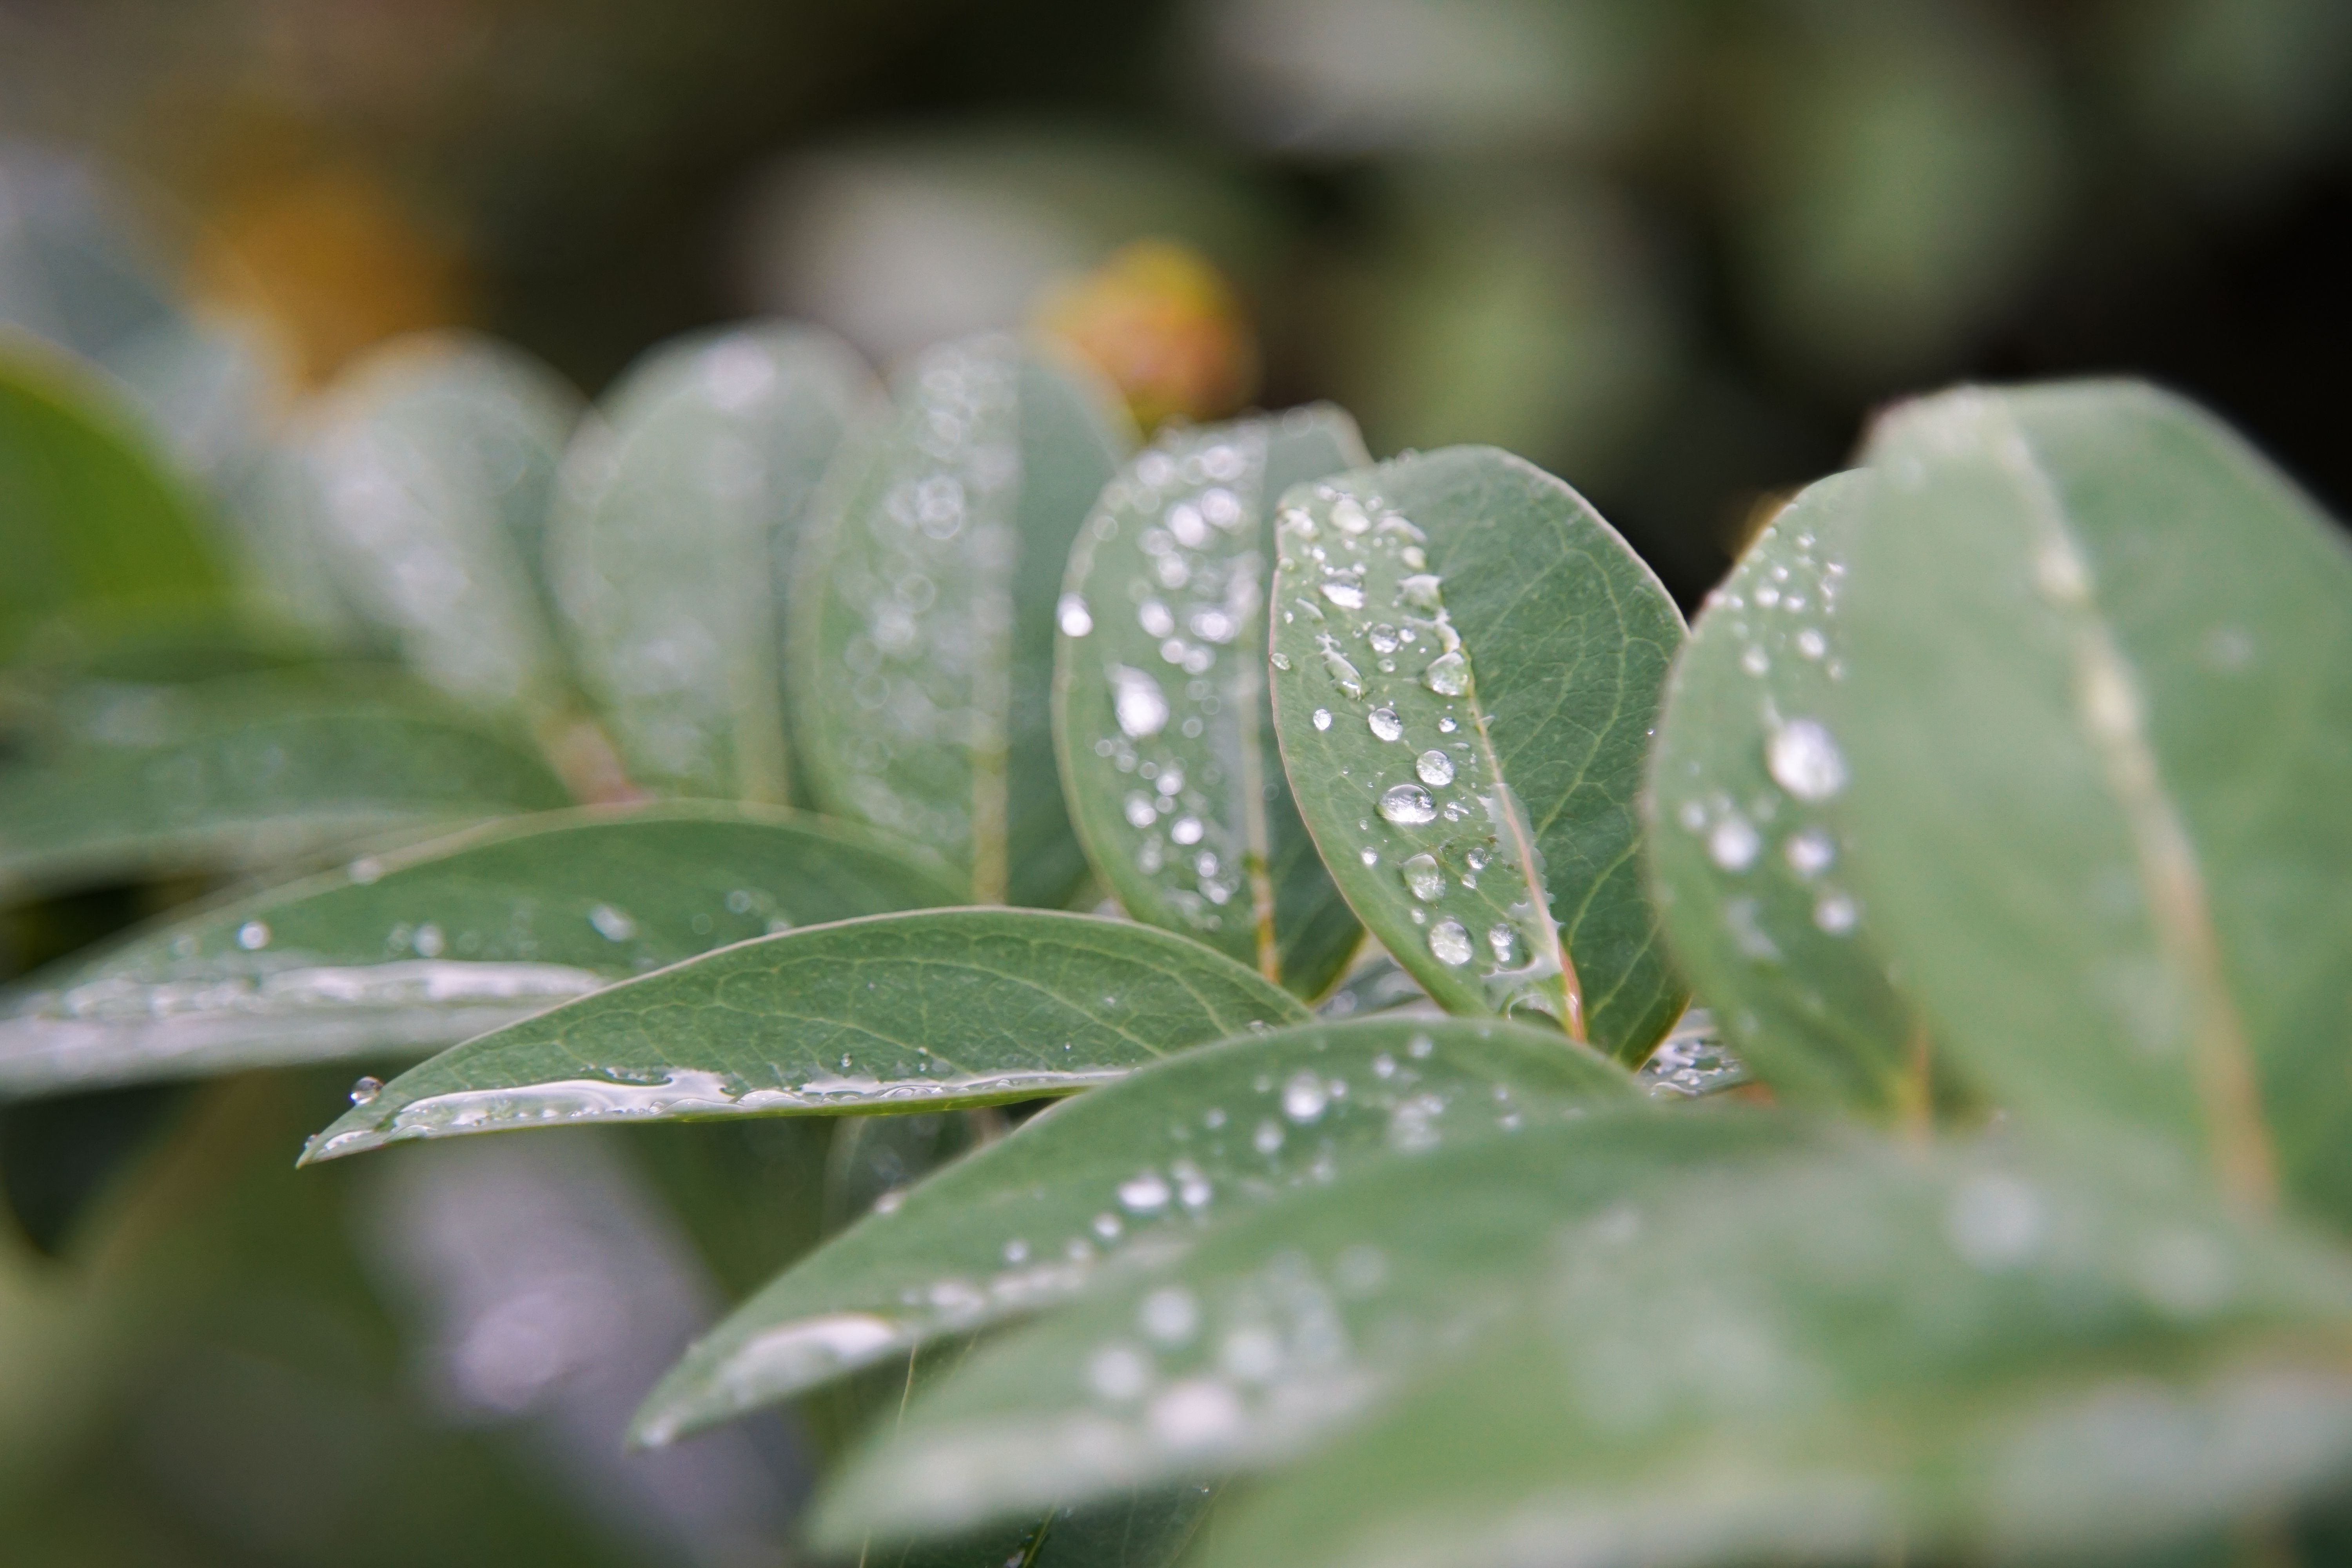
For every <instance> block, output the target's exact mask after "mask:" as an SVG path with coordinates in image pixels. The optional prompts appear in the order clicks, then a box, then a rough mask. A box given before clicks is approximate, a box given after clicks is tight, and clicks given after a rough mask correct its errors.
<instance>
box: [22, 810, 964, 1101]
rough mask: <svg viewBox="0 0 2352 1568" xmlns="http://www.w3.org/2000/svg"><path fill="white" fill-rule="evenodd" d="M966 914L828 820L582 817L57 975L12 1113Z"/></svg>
mask: <svg viewBox="0 0 2352 1568" xmlns="http://www.w3.org/2000/svg"><path fill="white" fill-rule="evenodd" d="M948 901H949V894H948V892H947V889H946V888H945V886H944V884H943V883H942V882H941V880H940V879H939V877H938V876H937V875H935V874H934V873H932V872H930V871H928V870H925V869H924V868H922V867H920V866H919V865H917V864H915V863H913V862H912V861H910V860H909V859H908V858H907V857H906V856H904V855H902V854H900V853H898V852H897V851H896V850H894V849H892V848H890V847H887V846H886V845H884V844H882V843H880V842H879V841H878V840H877V839H876V838H874V837H870V836H868V835H866V834H865V833H863V832H858V831H853V830H850V829H847V828H845V827H842V826H838V825H834V824H827V823H824V822H822V821H818V820H793V819H790V818H778V817H770V816H754V815H748V814H745V813H741V812H739V811H736V810H732V809H730V808H726V807H720V806H716V805H711V806H703V805H693V806H685V805H680V806H663V807H654V808H649V809H646V810H640V811H634V812H630V813H626V814H621V815H615V814H611V813H603V814H586V813H581V814H570V813H567V814H564V815H562V816H556V817H553V818H539V817H530V818H524V819H521V820H519V821H515V822H510V823H501V824H499V825H496V826H489V827H486V828H481V829H478V830H476V831H474V832H471V833H467V834H464V835H461V836H459V837H455V838H446V839H440V840H436V841H435V842H432V843H428V844H424V845H419V846H417V847H413V848H408V849H403V850H398V851H395V852H392V853H388V854H383V855H371V856H367V857H364V858H361V859H358V860H354V861H352V863H351V864H350V865H349V866H347V867H345V868H342V869H341V870H339V871H335V872H332V873H330V874H328V875H325V876H320V877H312V878H309V879H304V880H302V881H299V882H294V883H290V884H288V885H286V886H284V887H280V888H274V889H270V890H269V891H268V892H264V893H259V894H256V895H254V896H251V897H247V898H240V899H235V900H230V901H227V902H226V903H221V904H217V905H215V906H214V907H213V908H211V909H209V910H205V912H204V913H202V914H199V915H196V916H194V917H192V918H189V919H184V920H178V921H173V922H171V923H170V924H168V925H165V926H163V927H161V928H160V929H156V930H152V931H148V932H146V933H144V934H142V935H141V936H139V937H136V938H134V939H133V940H131V942H128V943H127V944H125V945H123V946H121V947H118V948H116V949H115V950H114V951H113V952H109V953H107V954H105V955H103V956H101V957H100V958H97V959H93V960H90V961H88V962H85V963H77V964H74V965H72V966H71V967H70V968H68V969H66V970H65V971H64V972H63V973H50V974H47V975H44V976H41V977H40V978H39V979H38V981H37V982H36V984H37V989H34V990H32V991H30V992H29V994H27V993H25V992H21V991H20V993H19V994H18V995H17V997H16V1000H15V1005H13V1006H12V1007H11V1008H9V1010H8V1011H7V1012H6V1013H5V1014H0V1098H5V1097H9V1096H21V1095H29V1094H39V1093H47V1092H54V1091H56V1090H58V1089H68V1088H80V1087H88V1086H92V1085H98V1084H109V1083H123V1082H134V1081H140V1080H144V1079H158V1078H180V1077H186V1076H190V1075H193V1074H201V1073H212V1072H222V1071H227V1070H230V1069H233V1068H246V1067H256V1066H266V1065H276V1064H280V1063H285V1062H294V1061H322V1060H334V1059H339V1058H350V1057H358V1056H369V1055H379V1054H386V1053H422V1052H425V1051H428V1050H437V1049H440V1048H442V1047H447V1046H453V1045H456V1044H457V1043H458V1042H459V1041H461V1040H467V1039H470V1038H472V1037H474V1036H476V1035H479V1034H482V1033H485V1032H486V1031H488V1030H490V1029H494V1028H498V1027H499V1026H502V1025H506V1024H510V1023H513V1022H515V1021H516V1020H517V1019H520V1018H524V1017H528V1016H530V1015H531V1014H533V1013H537V1012H540V1011H541V1010H543V1009H545V1008H547V1007H550V1006H552V1005H555V1004H556V1003H558V1002H564V1001H569V1000H571V999H572V997H575V996H580V995H583V994H586V993H588V992H591V991H593V990H596V989H598V988H599V987H601V986H604V985H607V984H612V983H613V982H614V981H616V980H624V979H626V978H628V977H629V976H630V975H633V974H640V973H645V972H646V971H647V970H651V969H657V968H660V967H661V966H663V965H665V964H668V963H677V961H678V960H680V959H683V958H690V957H692V956H693V955H695V954H696V953H699V952H709V950H710V949H712V948H714V947H719V946H721V945H723V944H725V943H728V942H740V941H743V940H745V939H746V938H749V937H754V936H760V935H763V934H767V933H770V932H773V931H781V930H784V929H787V928H789V927H792V926H796V925H810V924H815V923H818V922H822V921H837V920H845V919H848V918H850V917H852V916H856V915H870V914H885V913H888V912H891V911H893V910H908V909H919V908H922V907H924V906H925V905H932V904H942V903H946V902H948Z"/></svg>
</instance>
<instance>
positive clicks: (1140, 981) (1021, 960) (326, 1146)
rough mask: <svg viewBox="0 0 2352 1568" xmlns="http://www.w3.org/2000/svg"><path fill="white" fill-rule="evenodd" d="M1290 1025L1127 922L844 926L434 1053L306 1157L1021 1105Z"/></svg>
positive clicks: (987, 916)
mask: <svg viewBox="0 0 2352 1568" xmlns="http://www.w3.org/2000/svg"><path fill="white" fill-rule="evenodd" d="M1306 1016H1307V1013H1306V1009H1305V1008H1304V1007H1302V1006H1300V1005H1299V1004H1298V1003H1297V1000H1296V999H1294V998H1293V997H1292V996H1290V994H1288V993H1286V992H1284V991H1282V990H1279V989H1277V988H1276V986H1274V985H1273V984H1269V983H1268V982H1266V981H1264V980H1261V979H1259V978H1258V977H1257V976H1256V975H1255V974H1254V973H1251V972H1250V971H1248V970H1246V969H1244V968H1242V967H1241V966H1240V965H1239V964H1237V963H1234V962H1233V961H1232V960H1231V959H1227V958H1223V957H1220V956H1219V955H1218V954H1216V953H1213V952H1210V951H1209V950H1208V949H1206V948H1204V947H1202V946H1201V944H1200V943H1198V942H1190V941H1187V940H1185V939H1184V938H1182V937H1178V936H1171V935H1170V934H1168V933H1167V932H1165V931H1154V930H1152V929H1151V928H1150V927H1149V926H1140V925H1134V924H1130V923H1129V922H1126V921H1106V920H1097V919H1094V918H1092V917H1089V916H1086V915H1070V914H1057V913H1049V912H1046V911H1044V910H938V911H933V912H929V913H922V914H907V915H883V916H878V917H876V918H874V919H870V920H857V921H841V922H839V923H838V924H835V925H828V926H815V927H812V928H810V929H809V930H807V931H787V932H785V933H784V934H782V935H781V936H772V937H763V938H761V939H758V940H756V941H752V942H738V943H736V944H735V945H734V946H733V947H729V948H722V949H720V950H719V952H713V953H709V954H706V955H704V956H703V957H701V958H697V959H689V960H688V961H687V962H686V963H678V964H674V965H672V966H671V967H670V968H668V969H665V970H661V971H659V972H657V973H653V974H648V975H646V976H644V977H643V978H641V979H637V980H632V981H629V982H626V983H625V984H620V985H615V986H613V987H611V988H610V989H608V990H604V991H600V992H598V993H596V994H594V995H593V996H586V997H583V998H582V999H580V1000H579V1001H577V1002H571V1003H567V1004H565V1005H562V1006H560V1007H557V1008H554V1009H552V1010H551V1011H549V1012H546V1013H542V1014H541V1015H540V1016H538V1017H536V1018H532V1019H530V1020H528V1021H526V1022H524V1023H520V1024H515V1025H510V1026H508V1027H506V1028H503V1029H500V1030H499V1031H497V1032H496V1033H494V1034H489V1035H485V1036H483V1037H481V1038H479V1039H477V1040H473V1041H469V1042H468V1043H467V1044H465V1045H463V1046H459V1047H457V1048H455V1049H453V1050H448V1051H444V1052H443V1053H442V1054H441V1055H439V1056H437V1057H436V1058H433V1059H432V1060H431V1061H429V1062H426V1063H425V1064H424V1065H423V1066H422V1067H418V1068H412V1069H411V1070H409V1071H408V1072H405V1073H403V1074H402V1075H401V1076H400V1077H399V1078H397V1079H394V1080H393V1081H392V1082H391V1083H389V1084H387V1085H385V1086H384V1089H383V1092H382V1093H380V1094H379V1095H377V1096H376V1097H375V1098H374V1099H373V1100H371V1101H370V1102H369V1103H368V1104H366V1105H362V1106H355V1107H353V1108H352V1111H351V1113H350V1114H349V1115H347V1116H345V1117H343V1118H342V1119H341V1120H340V1121H337V1122H336V1123H335V1124H334V1125H333V1126H332V1127H330V1128H329V1129H327V1131H325V1132H323V1133H321V1134H320V1136H319V1137H317V1138H315V1139H313V1140H312V1141H311V1146H310V1151H309V1152H308V1153H306V1154H305V1156H304V1158H306V1159H329V1158H332V1157H334V1156H337V1155H341V1154H352V1153H357V1152H360V1151H362V1150H363V1149H373V1148H375V1147H377V1146H378V1145H380V1144H383V1143H389V1142H399V1141H401V1140H404V1139H409V1138H435V1137H447V1136H450V1135H453V1134H457V1133H465V1132H489V1131H499V1130H500V1129H504V1128H510V1127H531V1126H553V1125H557V1124H571V1123H577V1122H584V1121H602V1120H607V1119H624V1118H646V1117H667V1118H680V1119H690V1118H695V1117H709V1116H728V1115H743V1114H751V1115H759V1114H763V1113H764V1114H770V1115H777V1114H783V1115H790V1114H807V1113H811V1112H818V1113H824V1112H837V1111H863V1110H946V1109H950V1108H953V1107H956V1106H964V1105H991V1104H1001V1103H1003V1102H1004V1101H1008V1100H1034V1099H1036V1098H1037V1097H1039V1096H1041V1095H1056V1094H1069V1093H1073V1092H1075V1091H1076V1090H1078V1089H1086V1088H1090V1087H1091V1086H1093V1085H1095V1084H1097V1083H1101V1082H1103V1081H1104V1080H1106V1079H1113V1078H1117V1077H1118V1076H1120V1075H1121V1074H1123V1073H1126V1072H1128V1071H1129V1070H1130V1069H1132V1068H1138V1067H1140V1066H1142V1065H1144V1064H1145V1063H1146V1062H1149V1061H1151V1060H1153V1059H1155V1058H1159V1057H1162V1056H1166V1055H1168V1054H1170V1053H1171V1052H1174V1051H1180V1050H1183V1049H1186V1048H1188V1047H1192V1046H1198V1045H1202V1044H1205V1043H1207V1042H1208V1041H1211V1040H1219V1039H1223V1038H1224V1037H1226V1036H1228V1035H1234V1034H1239V1033H1240V1032H1242V1031H1243V1030H1244V1029H1245V1028H1249V1027H1251V1026H1268V1025H1278V1024H1289V1023H1298V1022H1303V1021H1304V1020H1305V1018H1306Z"/></svg>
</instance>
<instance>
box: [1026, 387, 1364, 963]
mask: <svg viewBox="0 0 2352 1568" xmlns="http://www.w3.org/2000/svg"><path fill="white" fill-rule="evenodd" d="M1370 461H1371V459H1370V457H1369V456H1368V455H1367V454H1366V453H1365V451H1364V447H1363V442H1362V441H1361V440H1360V438H1359V437H1357V435H1356V428H1355V426H1354V424H1353V423H1352V422H1351V421H1350V420H1349V418H1348V416H1346V415H1345V414H1342V413H1341V412H1339V410H1338V409H1336V408H1329V407H1318V408H1302V409H1296V410H1293V411H1292V412H1290V413H1288V414H1285V415H1279V416H1262V417H1258V418H1254V419H1244V420H1239V421H1236V422H1235V423H1234V424H1231V425H1217V426H1207V427H1205V428H1202V429H1181V430H1176V431H1171V432H1170V433H1169V434H1167V435H1164V436H1162V437H1160V439H1159V440H1158V441H1156V442H1154V443H1153V444H1152V446H1151V447H1150V449H1149V450H1148V451H1146V452H1144V453H1143V454H1142V456H1140V457H1139V458H1135V459H1134V460H1133V461H1131V462H1129V464H1128V466H1127V467H1126V468H1123V469H1121V470H1120V473H1119V477H1118V479H1116V480H1115V481H1113V482H1112V484H1111V485H1110V487H1109V488H1108V489H1106V490H1105V491H1104V492H1103V497H1102V500H1101V501H1100V502H1099V503H1097V506H1096V509H1095V512H1094V515H1093V517H1092V518H1091V519H1090V520H1089V521H1088V522H1087V527H1086V528H1085V530H1084V531H1082V532H1081V533H1080V534H1079V536H1078V543H1077V548H1076V549H1075V550H1074V551H1072V552H1071V554H1070V570H1069V576H1068V578H1067V580H1066V581H1067V586H1066V589H1065V591H1064V593H1063V595H1062V599H1061V602H1060V605H1058V606H1057V609H1056V612H1055V613H1056V618H1057V620H1058V622H1059V626H1060V632H1061V644H1060V650H1059V667H1058V669H1057V671H1056V678H1055V688H1054V739H1055V744H1056V745H1057V746H1058V747H1059V748H1060V751H1061V759H1062V773H1063V777H1064V780H1065V781H1066V784H1067V785H1068V793H1069V803H1070V812H1071V819H1072V821H1073V822H1074V823H1075V824H1076V826H1077V829H1078V837H1079V838H1080V839H1081V840H1083V841H1084V842H1085V844H1086V846H1087V856H1088V858H1090V859H1092V861H1093V862H1094V865H1095V868H1096V870H1097V873H1098V874H1100V876H1101V877H1102V879H1103V880H1104V881H1105V882H1107V883H1108V884H1109V885H1110V888H1111V889H1112V890H1113V891H1114V892H1115V893H1116V894H1117V895H1118V900H1119V902H1120V904H1121V905H1122V906H1123V907H1124V908H1125V909H1126V910H1127V912H1128V913H1129V914H1130V915H1132V916H1134V917H1135V918H1136V919H1138V920H1141V921H1150V922H1151V923H1152V924H1154V925H1158V926H1165V927H1166V928H1168V929H1169V930H1170V931H1183V932H1185V933H1187V934H1189V935H1192V936H1196V937H1198V938H1200V939H1201V940H1202V941H1203V942H1208V943H1209V944H1210V945H1211V946H1213V947H1214V948H1216V949H1217V950H1218V951H1219V952H1223V953H1225V954H1226V955H1228V956H1229V957H1231V958H1234V959H1235V960H1236V961H1238V962H1240V963H1247V964H1252V965H1254V966H1255V968H1256V969H1257V971H1258V973H1261V974H1264V975H1265V976H1266V977H1267V978H1268V979H1270V980H1276V981H1280V982H1282V983H1283V984H1286V985H1288V986H1289V987H1290V988H1291V989H1292V990H1294V991H1296V992H1297V993H1299V994H1301V995H1305V996H1314V995H1317V994H1320V993H1321V992H1322V991H1323V990H1324V989H1325V987H1327V986H1328V985H1329V984H1330V983H1331V979H1332V976H1333V975H1334V974H1336V973H1338V971H1339V967H1340V965H1342V964H1344V963H1347V961H1348V955H1349V952H1352V951H1353V950H1354V948H1355V945H1356V941H1357V937H1358V936H1359V934H1360V928H1359V927H1358V926H1357V924H1356V920H1355V916H1354V915H1353V913H1352V912H1350V911H1349V908H1348V906H1347V904H1346V902H1345V901H1344V900H1341V899H1340V897H1339V890H1338V889H1335V888H1333V887H1332V885H1331V879H1330V878H1329V877H1328V876H1327V875H1326V874H1325V872H1324V870H1323V863H1322V861H1321V860H1320V859H1319V858H1317V856H1316V853H1315V844H1314V841H1313V840H1312V839H1310V838H1309V837H1307V828H1306V826H1305V825H1304V824H1302V823H1301V822H1300V821H1299V820H1298V810H1297V807H1296V806H1295V805H1292V804H1291V800H1290V791H1289V788H1288V784H1287V782H1286V779H1285V778H1284V776H1283V772H1282V759H1281V756H1280V754H1279V753H1278V752H1276V747H1275V739H1274V715H1273V711H1272V710H1271V708H1270V707H1269V705H1268V697H1267V693H1266V684H1265V674H1266V672H1265V655H1264V651H1263V650H1264V648H1265V637H1266V627H1265V586H1266V578H1267V576H1268V571H1267V564H1268V563H1267V560H1266V545H1267V542H1268V540H1269V538H1270V537H1271V533H1272V528H1271V519H1272V514H1273V511H1274V506H1275V503H1276V501H1277V500H1280V499H1281V497H1282V494H1283V492H1284V491H1285V490H1287V489H1289V488H1290V487H1291V486H1292V485H1294V484H1298V483H1301V482H1303V481H1305V480H1308V479H1319V478H1321V477H1322V476H1323V475H1325V474H1328V473H1333V472H1336V471H1337V470H1339V469H1341V468H1357V467H1361V466H1363V465H1365V464H1368V463H1370Z"/></svg>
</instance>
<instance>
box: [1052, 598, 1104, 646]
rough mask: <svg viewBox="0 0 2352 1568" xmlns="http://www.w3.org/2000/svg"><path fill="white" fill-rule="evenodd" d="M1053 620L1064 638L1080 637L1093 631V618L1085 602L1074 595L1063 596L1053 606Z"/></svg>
mask: <svg viewBox="0 0 2352 1568" xmlns="http://www.w3.org/2000/svg"><path fill="white" fill-rule="evenodd" d="M1054 618H1055V624H1056V625H1058V626H1060V627H1061V628H1062V635H1063V636H1064V637H1085V636H1086V635H1087V633H1088V632H1091V631H1093V630H1094V629H1095V618H1094V616H1092V615H1091V614H1090V613H1088V611H1087V602H1086V600H1085V599H1084V598H1082V597H1081V596H1079V595H1076V594H1065V595H1062V598H1061V602H1060V604H1058V605H1055V611H1054Z"/></svg>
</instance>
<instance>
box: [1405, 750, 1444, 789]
mask: <svg viewBox="0 0 2352 1568" xmlns="http://www.w3.org/2000/svg"><path fill="white" fill-rule="evenodd" d="M1412 771H1413V772H1415V773H1419V774H1420V775H1421V782H1422V783H1423V784H1427V785H1429V786H1430V787H1431V788H1432V789H1444V787H1445V786H1446V785H1447V784H1452V783H1453V782H1454V759H1453V758H1452V757H1449V756H1447V755H1446V754H1445V753H1444V752H1422V753H1421V755H1420V756H1418V757H1415V758H1414V759H1413V763H1412Z"/></svg>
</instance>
